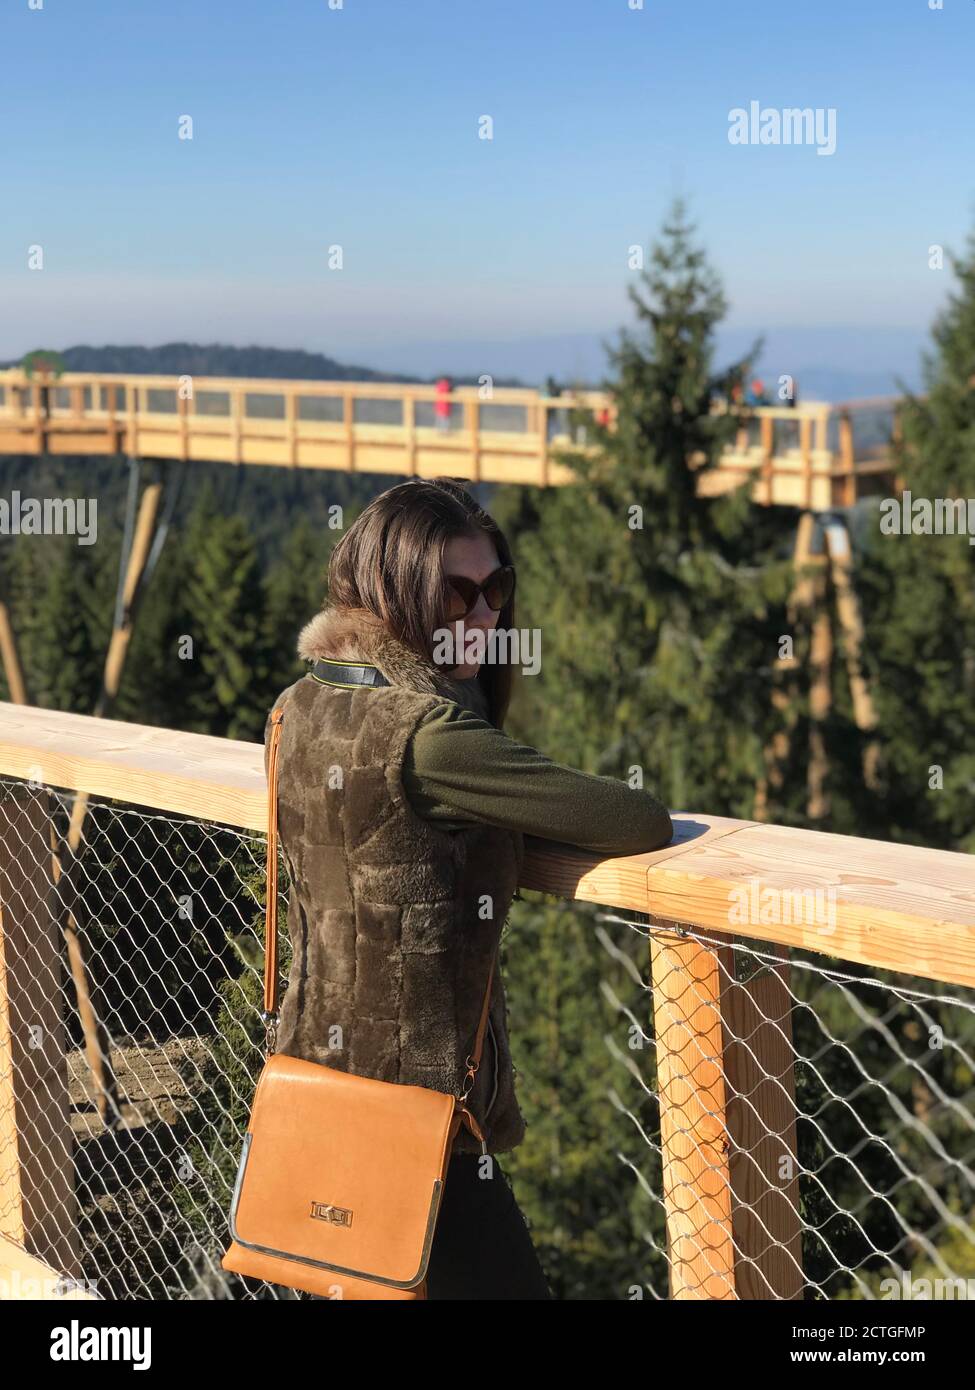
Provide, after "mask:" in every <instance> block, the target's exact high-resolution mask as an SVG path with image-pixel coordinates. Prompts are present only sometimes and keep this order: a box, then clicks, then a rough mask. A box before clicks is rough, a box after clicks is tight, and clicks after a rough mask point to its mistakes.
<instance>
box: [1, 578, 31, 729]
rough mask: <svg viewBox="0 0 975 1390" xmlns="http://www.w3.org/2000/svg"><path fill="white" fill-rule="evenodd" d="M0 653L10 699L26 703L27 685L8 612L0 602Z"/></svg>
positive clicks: (14, 702) (15, 702) (17, 703)
mask: <svg viewBox="0 0 975 1390" xmlns="http://www.w3.org/2000/svg"><path fill="white" fill-rule="evenodd" d="M0 654H2V656H3V673H4V675H5V676H6V678H7V689H8V690H9V692H10V700H11V703H12V704H15V705H26V704H27V685H26V682H25V681H24V672H23V668H22V667H21V664H20V654H19V652H18V651H17V640H16V638H15V637H14V630H13V626H12V625H11V622H10V613H9V611H8V609H7V605H6V604H5V603H0Z"/></svg>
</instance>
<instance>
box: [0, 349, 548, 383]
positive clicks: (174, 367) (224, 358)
mask: <svg viewBox="0 0 975 1390" xmlns="http://www.w3.org/2000/svg"><path fill="white" fill-rule="evenodd" d="M58 356H59V357H60V358H61V360H62V361H63V363H64V365H65V369H66V370H67V371H69V372H138V373H144V374H146V375H149V376H151V375H157V376H182V375H188V376H218V377H219V376H241V377H255V378H256V377H271V378H276V379H278V380H280V381H389V382H394V381H405V382H412V383H414V384H415V385H426V384H429V383H430V382H432V381H434V380H435V379H436V378H435V377H434V376H426V377H424V376H413V375H410V374H409V373H407V372H394V371H386V372H383V371H376V370H375V369H374V368H372V367H360V366H357V365H354V364H351V365H350V364H348V363H342V362H337V361H336V360H335V358H334V357H327V356H326V355H325V354H324V353H322V352H305V350H304V349H303V348H269V347H259V346H258V345H257V344H256V343H254V344H252V345H251V346H250V347H231V346H230V344H228V343H161V344H160V345H159V346H158V347H140V346H138V345H137V344H134V343H133V344H129V345H123V344H108V345H106V346H105V347H92V346H90V345H89V344H78V345H77V346H76V347H70V348H64V349H63V351H62V350H58ZM21 360H22V359H21V358H19V357H16V358H9V359H8V360H7V361H5V362H0V368H5V367H19V366H20V363H21ZM437 375H438V376H439V373H437ZM452 380H453V381H454V382H455V384H456V385H458V386H467V385H476V384H477V375H476V374H467V375H464V374H461V373H456V374H455V375H454V376H453V377H452ZM495 385H496V386H521V385H522V382H521V381H520V380H519V379H518V378H516V377H506V378H501V377H496V378H495Z"/></svg>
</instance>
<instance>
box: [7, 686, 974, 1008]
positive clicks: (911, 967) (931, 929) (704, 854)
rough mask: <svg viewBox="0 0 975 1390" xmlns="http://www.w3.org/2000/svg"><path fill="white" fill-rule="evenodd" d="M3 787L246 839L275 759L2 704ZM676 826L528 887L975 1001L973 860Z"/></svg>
mask: <svg viewBox="0 0 975 1390" xmlns="http://www.w3.org/2000/svg"><path fill="white" fill-rule="evenodd" d="M0 775H3V776H6V777H14V778H24V779H28V778H30V779H33V781H34V782H35V784H37V783H40V784H44V785H48V786H52V787H64V788H68V789H72V790H76V791H80V792H87V793H89V794H90V795H93V796H100V797H112V798H115V799H117V800H120V801H123V802H126V803H129V804H131V805H134V806H139V807H147V808H150V809H153V810H157V811H165V812H168V813H170V814H174V815H184V816H189V817H194V818H199V819H202V820H206V821H213V822H217V823H219V824H224V825H230V826H235V827H238V828H240V829H244V830H252V831H263V830H264V828H265V826H266V824H267V793H266V781H265V773H264V747H263V745H262V744H259V743H248V742H244V741H241V740H238V739H223V738H215V737H212V736H210V735H207V734H193V733H182V732H180V731H178V730H173V729H161V728H156V727H153V726H151V725H144V724H129V723H123V722H121V721H119V720H114V719H96V718H93V717H92V716H91V715H84V714H70V713H64V712H62V711H59V710H44V709H36V708H33V707H29V706H23V705H14V704H9V703H4V702H0ZM673 819H674V822H675V825H676V828H677V829H676V835H675V839H674V841H673V843H671V844H670V845H668V846H667V847H666V848H664V849H660V850H655V851H652V852H650V853H646V854H634V855H626V856H624V857H618V858H616V857H611V858H600V857H598V856H595V855H592V854H587V853H585V852H583V851H581V850H578V849H575V848H574V847H572V846H570V845H557V844H555V843H553V842H550V841H542V840H533V839H531V838H529V840H528V842H527V844H526V856H525V864H524V869H523V875H522V884H521V886H522V887H523V888H525V889H528V890H537V891H540V892H545V893H551V894H554V895H555V896H556V897H560V898H564V899H567V900H578V901H586V902H596V903H601V904H603V905H605V906H610V907H616V908H620V909H622V910H624V911H627V910H628V911H632V912H644V913H650V914H651V915H653V916H655V917H659V918H661V919H663V920H666V921H671V922H679V923H685V924H689V925H691V926H693V927H695V928H697V929H699V930H701V931H704V932H710V931H714V932H718V933H725V934H738V935H741V936H745V937H749V938H757V939H759V940H765V941H769V942H776V943H779V944H780V945H784V946H796V947H802V948H804V949H806V950H811V951H817V952H821V953H823V954H826V955H830V956H834V957H838V958H841V959H844V960H848V961H854V962H858V963H860V964H863V965H867V966H870V967H871V968H874V969H878V970H896V971H903V972H905V973H907V974H911V975H918V976H923V977H925V978H927V979H933V980H941V981H945V982H948V983H954V984H959V985H968V986H975V857H973V856H971V855H967V854H960V853H955V852H952V851H948V850H934V849H926V848H923V847H921V846H915V845H903V844H893V843H887V842H884V841H880V840H867V839H860V838H855V837H852V836H846V835H832V834H825V833H823V832H820V831H812V830H798V829H794V828H791V827H785V826H774V825H766V824H759V823H757V822H754V821H743V820H734V819H728V818H726V817H721V816H708V815H700V814H684V813H680V814H675V815H674V817H673ZM817 892H818V893H819V895H820V896H819V898H815V899H810V898H808V896H807V898H806V902H807V903H809V902H813V901H814V902H815V903H816V905H817V906H818V905H820V904H822V906H823V908H824V909H825V912H824V914H823V920H821V921H809V920H801V919H800V920H797V921H787V920H783V919H784V918H785V917H787V916H790V915H791V916H795V915H799V916H800V918H801V914H797V913H796V912H795V911H794V909H796V908H798V907H799V906H801V902H800V900H799V899H797V898H795V897H794V896H793V895H795V894H806V895H809V894H813V895H815V894H816V893H817ZM742 914H744V920H743V919H742ZM763 917H769V918H771V919H773V920H762V919H763ZM776 918H777V920H776Z"/></svg>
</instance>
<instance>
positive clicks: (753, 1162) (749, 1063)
mask: <svg viewBox="0 0 975 1390" xmlns="http://www.w3.org/2000/svg"><path fill="white" fill-rule="evenodd" d="M714 936H715V934H714V933H709V937H714ZM732 940H733V938H732V937H730V936H729V937H727V938H724V937H721V936H717V939H716V940H709V941H708V942H701V941H697V940H695V939H694V938H693V936H686V935H682V934H680V933H679V932H677V931H676V930H674V929H672V924H669V923H668V924H663V926H661V925H658V926H657V927H655V928H651V932H650V959H651V979H652V985H653V1025H654V1036H655V1039H656V1052H657V1080H658V1091H659V1097H660V1133H661V1158H662V1164H663V1192H664V1203H665V1207H666V1213H667V1244H668V1250H669V1255H670V1280H671V1297H672V1298H675V1299H685V1298H706V1299H735V1298H739V1299H740V1298H749V1299H752V1298H763V1299H767V1298H798V1297H800V1295H801V1292H802V1287H803V1278H802V1267H801V1226H800V1218H799V1193H798V1165H797V1162H796V1136H795V1091H794V1083H793V1061H794V1054H793V1050H792V1045H791V1029H790V1006H791V997H790V995H789V991H788V982H787V978H786V976H785V974H784V971H785V970H787V967H786V966H785V965H784V962H782V963H780V964H779V965H777V967H776V968H775V969H772V970H763V971H759V972H758V973H756V974H755V975H754V976H753V977H752V978H751V979H747V980H744V981H739V980H738V978H737V971H736V957H738V958H739V959H742V960H744V961H746V962H747V961H749V957H747V955H743V953H740V952H736V951H734V950H733V949H732Z"/></svg>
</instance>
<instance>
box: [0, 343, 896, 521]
mask: <svg viewBox="0 0 975 1390" xmlns="http://www.w3.org/2000/svg"><path fill="white" fill-rule="evenodd" d="M437 399H438V397H437V394H436V391H435V389H434V387H433V386H416V385H407V384H405V383H395V382H394V383H389V384H387V383H376V382H353V381H275V380H266V379H248V378H242V377H231V378H216V377H193V378H191V377H188V376H186V377H175V376H135V375H124V374H112V373H98V374H92V373H84V372H68V373H65V374H63V375H62V376H61V377H60V378H58V379H57V380H56V381H54V382H52V383H51V384H50V385H46V386H45V385H41V384H39V383H38V382H37V380H36V379H35V380H34V381H29V380H28V378H27V377H26V375H25V374H24V372H23V371H21V370H19V369H18V370H10V371H5V372H0V454H18V455H20V454H26V455H30V454H37V455H42V454H62V455H65V454H116V453H118V454H127V455H131V456H132V457H137V458H146V459H148V458H157V459H177V460H184V461H200V462H203V461H211V462H218V463H232V464H254V465H259V466H260V465H263V466H268V467H284V468H314V469H331V470H337V471H341V472H359V473H377V474H395V475H399V476H405V477H409V476H417V477H435V476H437V475H438V474H447V475H450V476H453V477H458V478H467V479H470V480H471V481H472V482H490V483H520V484H530V485H534V486H542V487H549V486H560V485H563V484H566V483H570V482H572V481H573V478H574V474H573V473H572V471H571V470H570V469H569V468H568V467H566V466H565V464H564V463H562V462H560V461H559V460H560V454H561V453H562V452H563V451H565V450H571V449H577V450H578V449H585V448H586V447H587V443H588V439H587V426H586V423H585V422H586V418H589V419H593V418H595V417H596V416H597V415H598V414H599V413H600V412H602V411H609V413H610V414H609V418H610V420H612V402H611V399H610V398H609V397H608V396H606V395H603V394H601V393H599V392H576V393H571V394H570V393H566V394H563V395H562V396H558V397H549V396H545V395H542V394H541V393H540V392H538V391H534V390H520V389H518V390H516V389H507V388H505V389H495V390H493V391H492V392H491V395H490V398H489V399H485V398H484V395H483V394H482V392H481V391H479V390H478V388H475V387H461V388H458V389H456V390H454V391H453V392H451V393H450V395H449V396H448V397H447V398H446V399H447V400H448V401H449V402H450V405H451V412H450V417H449V420H448V422H447V427H446V428H442V427H441V428H438V421H437V418H436V415H435V410H434V406H435V402H436V401H437ZM894 406H895V402H894V400H893V399H887V398H882V399H880V400H876V401H862V402H850V403H848V404H846V405H841V406H832V405H829V404H827V403H824V402H815V401H813V402H805V403H802V404H799V405H796V406H794V407H789V406H759V407H756V408H754V409H752V410H750V411H749V413H748V417H747V418H743V420H742V425H741V428H740V429H739V430H738V433H737V437H736V440H735V442H734V444H733V445H732V446H730V447H729V448H728V449H727V450H726V451H725V453H724V454H723V455H722V458H721V460H720V464H719V465H718V466H717V467H716V468H714V469H712V470H709V471H708V472H707V473H706V474H702V477H701V484H700V486H701V491H702V492H706V493H708V494H710V495H714V494H716V493H721V492H725V491H728V490H730V489H731V488H733V487H737V486H739V485H740V484H741V483H742V482H744V481H746V480H747V479H748V478H749V477H750V478H751V479H752V486H753V493H752V495H753V497H754V499H755V501H756V502H759V503H763V504H767V505H773V506H783V505H785V506H797V507H805V508H811V509H814V510H823V509H828V508H831V507H836V506H844V505H851V504H852V503H853V502H855V501H856V499H857V497H858V496H859V495H862V493H864V492H869V491H876V490H877V488H878V486H879V487H882V488H884V487H885V488H887V489H888V490H889V489H890V488H891V487H892V486H893V482H894V479H893V476H892V465H891V460H890V448H889V440H890V437H891V433H892V430H893V421H894ZM442 423H443V422H441V424H442ZM692 463H693V460H692Z"/></svg>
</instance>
